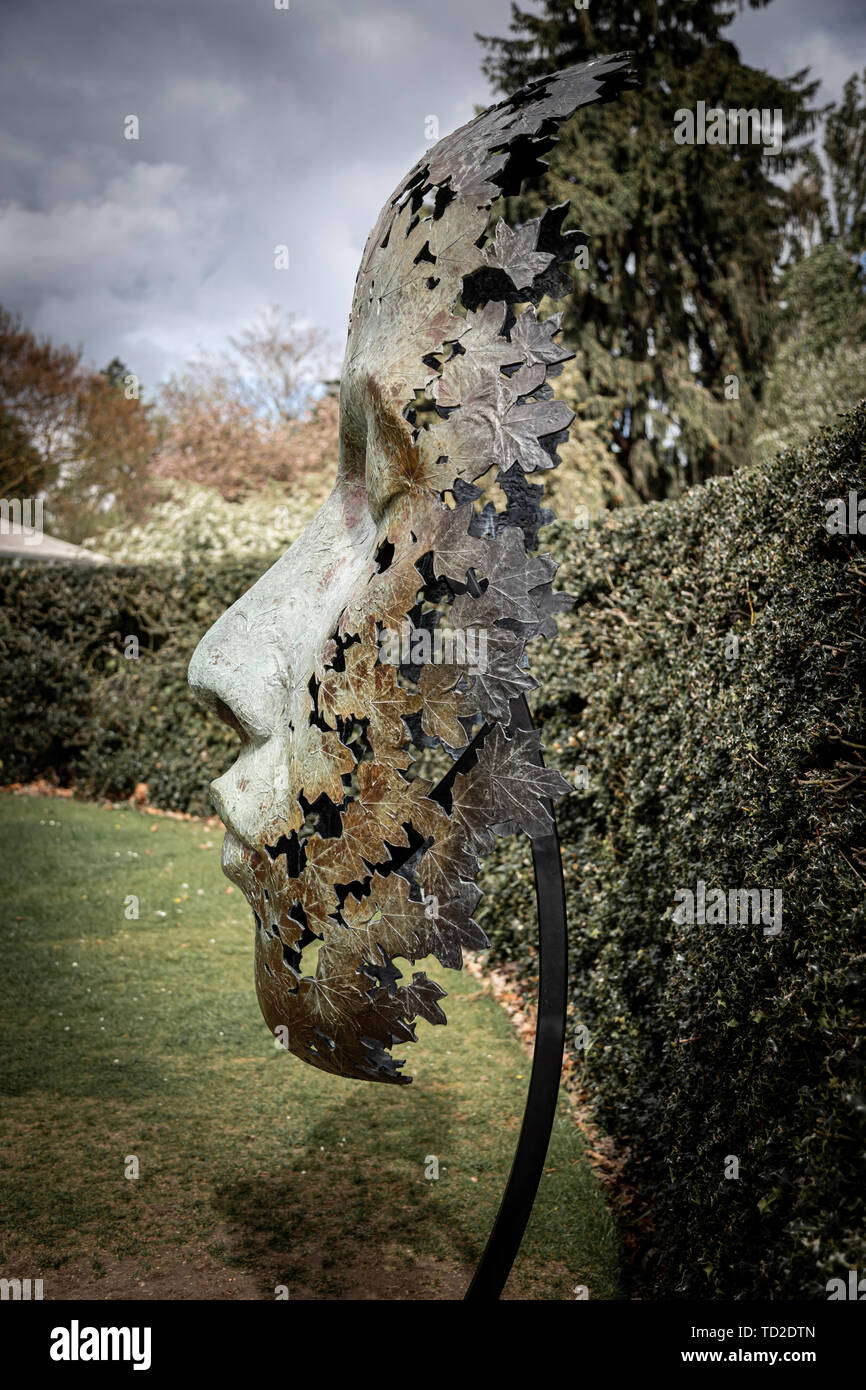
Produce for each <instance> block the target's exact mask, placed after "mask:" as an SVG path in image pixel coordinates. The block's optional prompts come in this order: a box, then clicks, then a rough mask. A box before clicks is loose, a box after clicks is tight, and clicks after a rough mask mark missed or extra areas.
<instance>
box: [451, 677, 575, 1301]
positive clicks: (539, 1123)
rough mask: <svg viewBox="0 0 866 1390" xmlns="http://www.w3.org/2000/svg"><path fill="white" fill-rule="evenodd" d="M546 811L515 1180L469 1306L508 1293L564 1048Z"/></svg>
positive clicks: (561, 912) (514, 717) (559, 894)
mask: <svg viewBox="0 0 866 1390" xmlns="http://www.w3.org/2000/svg"><path fill="white" fill-rule="evenodd" d="M533 727H534V725H533V723H532V715H531V714H530V712H529V706H528V704H527V703H526V700H525V698H524V697H523V696H519V697H518V698H517V699H516V700H513V701H512V704H511V723H510V726H509V729H510V730H513V729H532V728H533ZM540 757H541V755H540V754H539V758H540ZM544 804H545V806H546V807H547V810H548V811H549V812H550V815H551V819H552V822H553V825H552V829H551V830H550V832H549V833H548V834H547V835H540V836H538V837H537V838H535V839H533V840H532V863H533V869H534V872H535V898H536V902H537V905H538V1018H537V1025H536V1033H535V1049H534V1051H533V1056H532V1074H531V1076H530V1079H529V1091H528V1092H527V1096H526V1108H525V1110H524V1112H523V1124H522V1126H521V1129H520V1138H519V1139H518V1141H517V1150H516V1152H515V1155H514V1162H513V1164H512V1167H511V1174H510V1176H509V1179H508V1183H507V1185H506V1188H505V1192H504V1195H503V1197H502V1203H501V1205H500V1207H499V1213H498V1215H497V1217H496V1221H495V1222H494V1225H493V1230H492V1231H491V1233H490V1238H489V1240H488V1242H487V1245H486V1248H485V1250H484V1254H483V1255H482V1257H481V1261H480V1263H479V1265H478V1268H477V1270H476V1271H475V1276H474V1278H473V1280H472V1283H471V1284H470V1285H469V1288H468V1289H467V1291H466V1295H465V1297H466V1298H467V1299H488V1300H490V1299H498V1298H499V1295H500V1294H501V1292H502V1290H503V1288H504V1287H505V1281H506V1279H507V1278H508V1275H509V1273H510V1271H511V1266H512V1265H513V1263H514V1259H515V1256H516V1255H517V1252H518V1250H519V1249H520V1242H521V1241H522V1239H523V1233H524V1231H525V1230H526V1224H527V1222H528V1220H529V1216H530V1213H531V1211H532V1207H533V1203H534V1202H535V1196H536V1193H537V1191H538V1184H539V1182H540V1181H541V1174H542V1170H543V1168H544V1160H545V1157H546V1156H547V1149H548V1145H549V1143H550V1133H551V1130H552V1129H553V1121H554V1117H555V1115H556V1102H557V1099H558V1096H559V1079H560V1075H561V1070H562V1056H563V1051H564V1049H565V1017H566V1014H565V1010H566V999H567V991H568V925H567V921H566V913H565V881H564V879H563V874H562V856H561V854H560V849H559V835H558V833H557V829H556V817H555V816H554V812H553V805H552V803H551V802H550V801H549V800H545V802H544Z"/></svg>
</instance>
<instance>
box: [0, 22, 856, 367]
mask: <svg viewBox="0 0 866 1390" xmlns="http://www.w3.org/2000/svg"><path fill="white" fill-rule="evenodd" d="M523 2H524V6H525V7H526V6H530V7H531V5H532V0H523ZM289 3H290V8H289V10H288V11H285V10H276V9H275V7H274V0H125V2H124V0H72V2H70V0H0V132H2V133H0V302H2V303H4V304H6V305H7V306H9V307H11V308H13V309H15V310H19V311H20V312H21V313H22V315H23V316H24V319H25V321H26V322H27V323H28V324H29V325H30V326H31V327H33V328H35V329H36V330H37V331H38V332H40V333H47V334H49V335H50V336H51V337H52V338H54V339H55V340H56V341H63V342H68V343H71V344H73V345H79V344H80V345H81V346H82V347H83V349H84V353H85V357H86V358H87V360H88V361H90V362H91V363H92V364H93V365H95V366H103V365H105V363H106V362H107V361H108V360H109V359H110V358H111V357H113V356H115V355H118V356H120V357H122V358H123V359H124V361H126V362H127V364H128V365H129V366H130V367H131V368H132V369H133V370H134V371H135V372H137V373H138V375H139V376H140V377H141V379H142V381H143V383H144V385H145V388H146V387H147V385H148V384H153V383H154V382H156V381H157V380H158V379H159V378H160V377H161V376H163V375H165V374H166V373H167V372H168V371H171V370H174V369H177V368H178V367H180V366H181V365H182V363H183V362H184V360H186V359H187V358H188V357H189V356H190V354H192V353H193V352H195V350H196V349H197V348H198V347H205V348H218V347H220V346H221V345H223V343H224V342H225V339H226V337H227V335H228V334H229V333H233V332H236V331H237V330H238V328H240V327H241V326H242V325H243V324H244V323H246V322H248V321H249V319H250V318H251V317H252V316H253V314H254V313H255V311H256V310H257V309H258V308H260V307H262V306H264V305H265V304H268V303H270V302H278V303H281V304H283V305H285V306H286V307H287V308H290V309H292V310H294V311H296V312H298V313H300V314H301V315H303V316H304V317H306V318H307V319H309V320H310V321H312V322H315V323H317V324H319V325H321V326H322V327H324V328H325V329H327V330H328V331H329V332H330V333H331V334H332V335H333V336H334V338H335V339H336V340H337V342H338V343H339V345H340V348H341V347H342V342H343V340H344V337H345V326H346V322H347V318H348V312H349V307H350V302H351V296H352V287H353V284H354V279H355V273H356V270H357V266H358V261H359V259H360V255H361V252H362V250H363V246H364V242H365V240H366V237H367V233H368V231H369V230H370V227H371V226H372V225H373V223H374V221H375V219H376V216H377V214H378V211H379V208H380V207H381V205H382V204H383V202H384V201H385V198H386V197H387V196H388V195H389V194H390V192H391V191H392V189H393V188H394V186H395V185H396V184H397V183H398V181H399V180H400V179H401V178H402V176H403V174H404V173H405V172H406V171H407V170H408V169H409V168H410V167H411V165H412V164H413V163H414V162H415V160H416V159H417V158H418V156H419V155H420V154H421V153H422V151H423V150H424V148H425V143H426V142H425V119H426V118H427V117H428V116H431V115H435V116H436V117H438V120H439V124H440V130H441V134H443V135H445V134H447V132H448V131H449V130H451V129H453V128H454V127H455V126H457V125H460V124H462V123H463V122H464V121H466V120H468V119H469V118H470V116H471V115H472V113H473V109H474V105H475V104H476V103H482V104H484V103H486V102H487V101H488V100H490V99H491V97H492V95H493V94H492V93H491V92H490V90H489V88H488V86H487V83H486V81H485V79H484V78H483V76H482V74H481V71H480V58H481V49H480V46H479V45H478V44H477V43H476V42H475V41H474V39H473V32H474V31H475V30H481V31H482V32H487V33H504V32H505V31H506V28H507V23H508V18H509V14H510V4H509V3H508V0H289ZM728 32H729V33H730V35H731V36H732V37H733V39H734V40H735V42H737V43H738V45H739V47H740V50H741V53H742V55H743V57H744V60H745V61H747V62H749V63H751V64H752V65H753V66H756V67H765V68H768V69H769V70H771V71H773V72H774V73H775V74H776V75H780V76H784V75H788V74H789V73H791V72H793V71H795V70H796V69H798V68H801V67H805V66H811V68H812V70H813V74H814V75H815V76H817V77H820V78H821V79H822V83H823V86H822V89H821V92H820V97H821V99H822V100H823V101H827V100H832V99H837V98H838V97H839V96H840V94H841V89H842V85H843V83H844V81H845V79H846V78H847V77H848V76H850V74H851V72H852V71H853V70H854V69H859V70H860V71H863V70H864V69H866V6H864V5H863V0H821V3H818V4H816V3H815V2H814V0H774V3H773V4H771V5H770V6H769V8H768V9H766V10H763V11H759V12H748V11H747V12H746V14H745V15H743V16H741V17H738V19H737V20H736V21H735V23H734V25H733V26H732V28H731V29H730V30H729V31H728ZM130 115H134V116H137V117H138V121H139V139H138V140H137V141H136V140H127V139H125V138H124V121H125V118H126V117H127V116H130ZM278 244H285V245H287V246H288V248H289V257H290V266H289V269H288V270H278V269H275V267H274V247H275V246H276V245H278ZM338 355H339V354H338Z"/></svg>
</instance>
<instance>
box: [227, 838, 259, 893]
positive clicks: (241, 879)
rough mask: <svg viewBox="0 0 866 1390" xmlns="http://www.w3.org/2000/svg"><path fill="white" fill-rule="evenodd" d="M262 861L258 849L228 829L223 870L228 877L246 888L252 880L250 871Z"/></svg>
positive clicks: (240, 886)
mask: <svg viewBox="0 0 866 1390" xmlns="http://www.w3.org/2000/svg"><path fill="white" fill-rule="evenodd" d="M261 862H262V856H261V855H260V854H259V853H258V851H257V850H254V849H251V847H250V846H249V845H248V844H246V843H245V842H244V841H243V840H240V839H239V838H238V836H237V835H235V833H234V832H233V831H232V830H227V831H226V833H225V838H224V840H223V848H222V870H223V873H224V874H225V876H226V878H229V879H231V881H232V883H236V884H237V885H238V887H239V888H246V887H247V886H248V884H249V882H250V871H251V870H252V871H254V870H255V869H256V868H258V866H259V865H260V864H261Z"/></svg>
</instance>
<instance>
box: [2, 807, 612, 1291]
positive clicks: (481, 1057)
mask: <svg viewBox="0 0 866 1390" xmlns="http://www.w3.org/2000/svg"><path fill="white" fill-rule="evenodd" d="M0 835H2V849H3V852H2V868H0V901H2V928H0V930H2V942H3V971H2V976H0V992H2V1023H0V1030H2V1046H0V1059H2V1062H0V1071H2V1077H0V1093H2V1096H3V1101H2V1123H0V1275H3V1276H6V1277H16V1276H17V1277H20V1278H26V1277H31V1278H38V1277H40V1276H41V1277H42V1278H43V1280H44V1288H45V1297H46V1298H62V1297H82V1298H122V1297H131V1298H160V1297H171V1298H273V1297H274V1296H275V1294H274V1291H275V1288H276V1286H277V1285H285V1286H287V1288H288V1292H289V1297H290V1298H328V1299H331V1298H351V1297H361V1298H383V1299H391V1298H449V1297H462V1295H463V1292H464V1289H465V1286H466V1283H467V1281H468V1278H469V1277H470V1275H471V1271H472V1268H473V1266H474V1264H475V1262H476V1261H477V1259H478V1257H479V1255H480V1253H481V1250H482V1249H483V1245H484V1242H485V1240H486V1237H487V1234H488V1232H489V1229H490V1225H491V1223H492V1220H493V1217H494V1215H495V1212H496V1209H497V1207H498V1203H499V1200H500V1197H501V1193H502V1188H503V1185H504V1182H505V1179H506V1177H507V1174H508V1169H509V1166H510V1162H511V1158H512V1156H513V1151H514V1145H515V1142H516V1138H517V1133H518V1129H519V1124H520V1117H521V1114H522V1109H523V1101H524V1097H525V1092H526V1086H527V1083H528V1076H529V1066H528V1062H527V1058H526V1056H525V1054H524V1052H523V1051H522V1049H521V1047H520V1045H519V1044H518V1042H517V1041H516V1039H515V1038H514V1036H513V1034H512V1032H511V1028H510V1024H509V1022H508V1019H507V1017H506V1016H505V1014H504V1013H503V1011H502V1010H501V1009H500V1007H499V1006H498V1005H497V1004H496V1003H495V1002H494V1001H493V1000H492V999H491V998H490V997H489V996H487V995H485V994H482V993H481V992H480V991H479V989H478V985H477V982H476V981H475V980H473V979H472V978H471V977H470V976H468V975H467V974H466V972H460V973H457V972H453V971H444V970H440V969H439V968H438V967H437V966H436V965H435V963H433V965H432V968H431V969H430V973H431V974H435V976H436V978H438V979H439V980H440V982H441V983H442V985H443V987H444V988H446V989H447V990H448V993H449V998H448V1000H447V1001H445V1009H446V1012H447V1014H448V1020H449V1022H448V1027H447V1028H430V1027H428V1026H427V1025H426V1024H425V1023H423V1022H422V1023H421V1024H420V1027H419V1035H420V1039H421V1041H420V1042H419V1043H418V1044H417V1045H416V1046H415V1047H414V1049H413V1048H412V1047H409V1048H408V1049H407V1053H406V1055H407V1057H408V1060H407V1065H406V1070H407V1071H408V1072H411V1074H412V1075H414V1077H415V1078H416V1079H415V1081H414V1083H413V1084H412V1085H411V1086H408V1087H403V1088H397V1087H388V1086H377V1085H365V1084H363V1083H358V1082H352V1081H344V1080H342V1079H340V1078H336V1077H330V1076H327V1075H325V1074H323V1073H321V1072H318V1071H316V1070H315V1069H314V1068H312V1067H307V1066H304V1065H303V1063H301V1062H299V1061H298V1060H297V1059H296V1058H294V1057H291V1056H287V1055H286V1054H285V1053H284V1052H280V1051H277V1049H276V1048H275V1045H274V1040H273V1038H272V1037H271V1035H270V1034H269V1033H268V1031H267V1029H266V1027H265V1024H264V1022H263V1020H262V1018H261V1016H260V1014H259V1011H258V1006H257V1003H256V997H255V989H254V984H253V969H252V960H253V935H252V928H251V924H250V920H249V918H250V914H249V911H248V909H247V907H246V903H245V902H244V900H243V899H242V897H241V894H240V893H239V892H238V891H237V890H236V889H234V890H233V889H231V888H230V887H229V885H228V884H227V883H226V880H225V879H224V878H223V876H222V874H221V872H220V867H219V843H220V838H221V837H220V834H219V832H218V831H215V830H211V829H208V828H207V827H206V826H205V825H204V824H203V823H201V822H179V821H174V820H169V819H165V818H158V817H153V816H149V815H146V814H144V813H142V812H140V811H137V810H132V809H128V808H124V809H122V810H113V809H111V808H110V807H105V806H96V805H89V804H84V803H81V802H72V801H66V800H60V799H49V798H42V797H27V796H12V795H9V794H5V795H3V796H0ZM131 895H135V896H136V897H137V898H138V902H139V918H138V920H127V917H126V916H125V910H128V900H129V898H130V896H131ZM125 904H126V905H127V907H126V908H125ZM431 1155H432V1156H435V1157H436V1158H438V1161H439V1174H440V1175H439V1178H438V1180H430V1179H428V1178H426V1177H425V1162H426V1160H427V1158H428V1156H431ZM132 1158H135V1159H137V1160H138V1172H139V1176H138V1177H137V1178H130V1177H127V1176H125V1173H126V1172H127V1171H132V1170H133V1167H134V1165H133V1164H131V1163H130V1159H132ZM618 1264H619V1249H618V1244H617V1239H616V1236H615V1232H614V1226H613V1222H612V1220H611V1217H610V1215H609V1213H608V1211H607V1210H606V1208H605V1205H604V1202H603V1201H602V1198H601V1195H600V1191H599V1188H598V1186H597V1183H596V1181H595V1178H594V1177H593V1175H592V1173H591V1171H590V1169H589V1167H588V1165H587V1162H586V1159H585V1157H584V1152H583V1147H582V1143H581V1139H580V1134H579V1131H578V1130H577V1129H576V1128H575V1126H574V1123H573V1122H572V1121H571V1119H569V1118H568V1116H567V1113H566V1110H565V1106H564V1104H563V1106H562V1107H561V1113H560V1116H559V1119H558V1121H557V1125H556V1128H555V1131H554V1140H553V1145H552V1149H551V1153H550V1157H549V1160H548V1171H547V1172H546V1173H545V1176H544V1178H543V1180H542V1186H541V1190H540V1193H539V1197H538V1201H537V1203H536V1207H535V1211H534V1214H533V1218H532V1222H531V1225H530V1228H529V1231H528V1233H527V1236H526V1239H525V1240H524V1243H523V1247H522V1250H521V1252H520V1255H519V1258H518V1262H517V1264H516V1266H515V1269H514V1272H513V1274H512V1277H511V1280H510V1281H509V1285H508V1290H507V1296H510V1297H530V1298H541V1299H557V1298H570V1297H574V1289H575V1286H576V1285H581V1284H582V1285H586V1286H587V1287H588V1289H589V1293H590V1297H592V1298H612V1297H617V1296H618V1295H619V1280H618Z"/></svg>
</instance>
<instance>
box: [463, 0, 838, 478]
mask: <svg viewBox="0 0 866 1390" xmlns="http://www.w3.org/2000/svg"><path fill="white" fill-rule="evenodd" d="M750 3H751V4H752V6H753V7H754V8H759V7H761V6H763V5H764V4H766V3H768V0H750ZM734 13H735V11H734V9H733V8H732V7H731V6H730V5H728V4H726V3H721V0H591V5H590V6H589V7H588V8H586V9H579V8H577V7H576V5H575V3H574V0H543V3H542V4H541V6H540V8H539V10H538V11H537V12H532V11H529V10H525V9H521V8H520V6H518V5H516V4H514V5H512V21H511V26H510V29H511V33H510V36H509V37H505V38H499V37H484V36H481V35H479V36H478V37H479V38H480V40H481V42H482V43H483V44H484V45H485V47H486V50H487V56H486V59H485V62H484V67H485V71H486V73H487V75H488V76H489V77H490V78H491V80H492V81H493V82H494V83H495V84H496V86H497V87H498V88H499V89H500V90H501V91H503V92H505V93H508V92H512V91H514V90H516V89H517V88H518V87H520V86H521V85H523V84H524V83H525V82H527V81H528V80H530V79H531V78H533V77H536V76H539V75H541V74H543V73H545V72H548V71H550V70H551V69H552V68H555V67H561V66H566V65H567V64H570V63H576V62H581V61H584V60H586V59H588V58H591V57H593V56H594V55H597V54H601V53H606V52H615V51H620V50H625V49H628V50H630V51H631V52H632V53H633V54H634V57H635V66H636V68H637V71H638V74H639V77H640V82H641V85H640V87H639V88H637V89H636V90H634V91H631V92H627V93H625V94H624V95H623V96H622V97H621V98H620V99H619V100H618V101H616V102H614V103H611V104H610V105H606V106H593V107H587V108H584V109H583V110H581V111H580V112H579V114H578V116H577V117H576V118H575V119H574V121H573V122H571V123H570V125H569V126H567V127H566V128H565V131H564V134H563V138H562V139H561V140H560V143H559V144H558V146H557V147H556V148H555V150H554V152H553V154H552V155H551V156H550V167H549V172H548V173H547V174H546V175H544V177H543V179H542V180H541V181H540V183H539V184H537V185H533V186H532V187H530V188H528V190H526V191H525V192H524V193H523V194H522V195H521V196H520V197H519V198H515V199H511V200H509V206H508V207H507V208H506V215H507V216H508V217H509V220H512V221H523V220H525V219H527V218H529V217H532V216H535V215H537V213H538V212H539V211H540V210H541V209H542V207H543V206H544V205H546V204H547V203H550V202H563V201H565V200H566V199H570V200H571V203H572V211H571V213H570V222H571V225H573V226H578V227H580V228H581V230H583V231H584V232H586V233H588V235H589V248H588V249H589V264H588V268H586V269H583V270H578V271H577V273H576V281H577V288H576V293H575V295H574V298H573V302H572V306H571V307H570V309H569V312H568V315H567V318H566V337H567V340H568V341H569V343H570V345H571V346H572V348H573V349H574V350H575V351H576V354H577V356H576V363H575V366H574V367H573V368H572V370H571V373H570V375H569V376H568V377H567V378H566V380H567V382H568V390H569V403H570V404H571V405H572V406H573V407H574V408H575V409H576V410H577V411H578V421H577V422H576V430H577V436H576V437H577V438H578V439H580V437H581V430H582V429H583V430H584V432H589V431H591V432H592V437H593V438H594V439H595V440H598V441H600V442H601V443H602V444H603V445H604V446H605V447H606V448H607V450H608V451H609V454H610V455H611V456H612V457H613V458H614V459H615V464H616V470H615V471H617V472H618V473H619V474H620V476H621V477H622V479H623V480H624V482H625V483H626V484H627V485H628V486H629V487H630V488H631V489H633V490H634V492H636V493H637V495H638V496H639V497H642V498H644V499H651V498H656V497H662V496H665V495H668V494H671V493H676V492H678V491H680V490H681V489H682V488H683V487H684V486H688V485H691V484H692V483H694V482H698V481H700V480H701V479H703V478H706V477H708V476H710V475H712V474H715V473H725V472H728V471H730V470H731V469H732V468H733V467H735V466H737V465H738V464H740V463H742V462H743V461H744V460H745V459H746V457H747V451H748V444H749V440H750V437H751V432H752V429H753V425H754V420H755V415H756V410H757V407H758V404H759V402H760V397H761V391H762V385H763V380H764V374H765V372H766V368H767V365H768V362H769V361H770V360H771V359H772V355H773V350H774V343H775V331H776V300H777V287H776V279H775V276H774V267H775V266H776V265H777V264H778V262H779V259H780V257H781V255H782V253H783V248H784V244H785V236H786V228H787V227H788V225H789V223H790V218H791V194H790V192H789V191H788V190H787V189H786V188H784V187H783V186H782V184H781V183H780V181H779V179H780V176H781V175H784V174H787V173H791V172H794V171H796V168H797V165H798V163H799V162H800V161H801V160H802V159H803V157H804V154H805V155H806V156H807V157H808V150H809V140H808V137H809V135H810V134H811V132H812V130H813V129H814V125H815V121H816V118H817V116H818V114H819V112H818V111H817V110H816V108H815V107H814V106H813V105H812V101H813V98H814V96H815V92H816V89H817V86H818V84H817V82H813V81H809V79H808V70H807V69H805V70H803V71H802V72H798V73H795V74H793V75H792V76H789V77H787V78H777V77H774V76H772V75H770V74H768V73H765V72H762V71H759V70H757V69H755V68H751V67H748V66H747V65H745V64H744V63H743V62H742V61H741V59H740V55H739V53H738V51H737V49H736V47H735V46H734V45H733V43H731V42H730V40H728V39H727V38H726V37H725V33H724V31H725V29H726V28H727V26H728V25H729V24H730V23H731V21H732V19H733V16H734ZM699 102H704V103H705V107H706V109H707V110H709V109H711V108H722V109H723V110H725V111H726V112H727V111H729V110H737V111H751V110H757V111H768V112H770V113H773V112H777V111H778V112H781V132H780V131H779V130H777V131H776V134H779V133H781V136H782V139H781V148H780V150H779V152H778V153H776V154H773V153H771V152H770V138H771V137H770V132H769V128H768V127H765V130H766V143H731V144H719V143H716V144H706V143H705V144H697V143H695V144H687V143H682V144H681V143H677V141H676V139H675V131H676V129H677V124H678V121H677V113H678V112H681V111H683V110H692V111H695V110H697V105H698V103H699Z"/></svg>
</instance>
